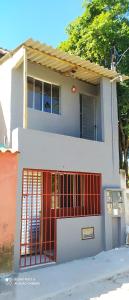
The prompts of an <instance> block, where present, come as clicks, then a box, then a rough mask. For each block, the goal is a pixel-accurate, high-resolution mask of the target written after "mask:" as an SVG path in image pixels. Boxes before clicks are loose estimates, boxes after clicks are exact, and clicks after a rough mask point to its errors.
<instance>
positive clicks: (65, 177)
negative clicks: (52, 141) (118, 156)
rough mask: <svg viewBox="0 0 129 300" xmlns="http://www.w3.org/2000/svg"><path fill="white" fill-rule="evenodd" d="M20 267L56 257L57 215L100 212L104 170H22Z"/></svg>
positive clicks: (75, 215) (43, 262) (80, 215)
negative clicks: (100, 172) (92, 171)
mask: <svg viewBox="0 0 129 300" xmlns="http://www.w3.org/2000/svg"><path fill="white" fill-rule="evenodd" d="M22 182H23V185H22V209H21V242H20V267H27V266H33V265H38V264H45V263H51V262H55V261H56V219H57V218H68V217H69V218H70V217H72V218H73V217H82V216H94V215H100V198H101V197H100V196H101V174H97V173H96V174H95V173H73V172H67V173H66V172H62V171H61V172H60V171H44V170H30V169H24V170H23V181H22Z"/></svg>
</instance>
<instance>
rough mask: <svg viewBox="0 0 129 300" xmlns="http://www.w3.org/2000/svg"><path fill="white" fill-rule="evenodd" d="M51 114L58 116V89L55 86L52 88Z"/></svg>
mask: <svg viewBox="0 0 129 300" xmlns="http://www.w3.org/2000/svg"><path fill="white" fill-rule="evenodd" d="M52 112H53V113H54V114H59V87H58V86H56V85H53V86H52Z"/></svg>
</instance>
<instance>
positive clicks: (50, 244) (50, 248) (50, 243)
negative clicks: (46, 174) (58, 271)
mask: <svg viewBox="0 0 129 300" xmlns="http://www.w3.org/2000/svg"><path fill="white" fill-rule="evenodd" d="M50 185H51V195H50V197H51V198H50V221H49V223H50V224H49V226H50V228H49V230H50V232H49V233H50V238H49V251H50V257H51V259H52V232H51V226H52V217H53V216H52V209H51V201H52V173H51V174H50Z"/></svg>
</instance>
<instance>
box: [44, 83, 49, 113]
mask: <svg viewBox="0 0 129 300" xmlns="http://www.w3.org/2000/svg"><path fill="white" fill-rule="evenodd" d="M44 111H46V112H51V84H49V83H46V82H44Z"/></svg>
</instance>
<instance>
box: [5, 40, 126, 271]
mask: <svg viewBox="0 0 129 300" xmlns="http://www.w3.org/2000/svg"><path fill="white" fill-rule="evenodd" d="M122 79H123V80H124V79H126V78H125V77H124V76H123V77H122ZM116 81H119V74H117V72H116V71H113V70H109V69H107V68H104V67H102V66H99V65H97V64H95V63H91V62H90V61H85V60H83V59H81V58H80V57H77V56H74V55H70V54H68V53H64V52H63V51H61V50H58V49H53V48H52V47H49V46H47V45H45V44H41V43H40V42H37V41H33V40H32V39H30V40H27V41H26V42H24V43H23V44H22V45H20V46H18V47H17V48H16V49H15V50H14V51H11V52H9V53H6V55H4V56H3V57H1V59H0V144H4V145H5V146H7V147H12V149H13V150H16V151H19V152H20V156H19V168H18V187H17V199H16V201H17V211H16V218H17V221H16V237H15V251H14V259H15V269H18V268H19V267H20V268H22V267H29V266H33V265H38V264H39V265H40V264H48V263H55V262H57V263H58V262H64V261H68V260H71V259H76V258H80V257H84V256H88V255H95V254H97V253H98V252H100V251H102V250H103V249H111V248H113V247H116V246H120V245H121V244H123V243H124V214H123V213H122V206H123V203H122V202H123V199H122V193H121V189H120V177H119V154H118V117H117V95H116ZM113 190H114V196H112V192H111V191H113Z"/></svg>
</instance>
